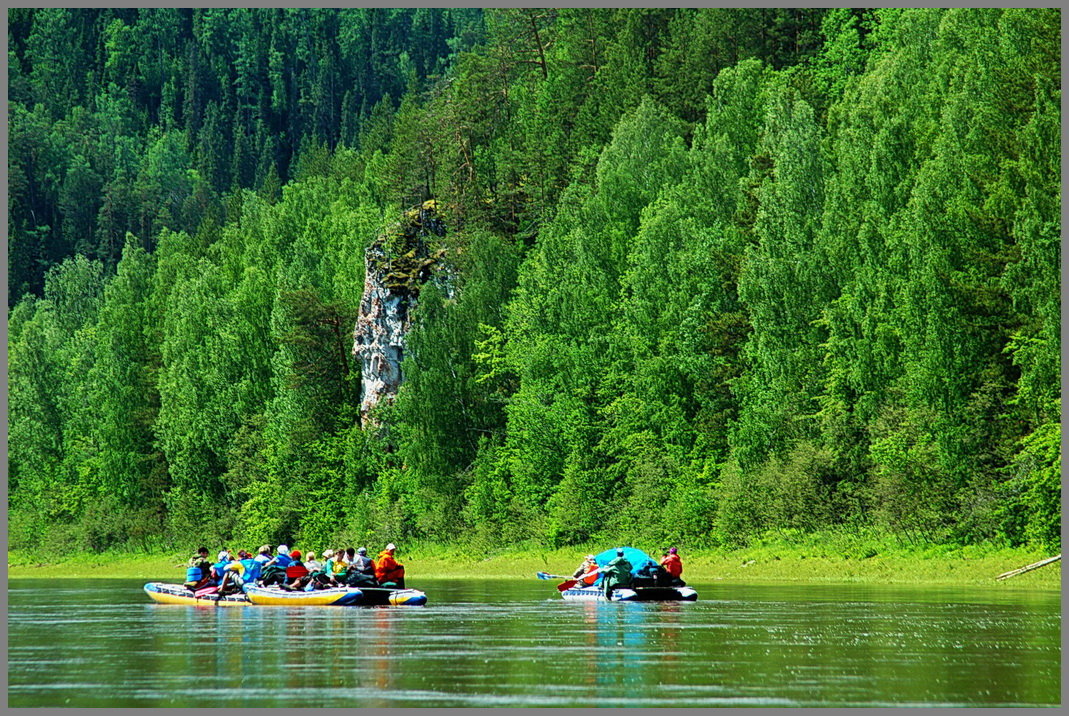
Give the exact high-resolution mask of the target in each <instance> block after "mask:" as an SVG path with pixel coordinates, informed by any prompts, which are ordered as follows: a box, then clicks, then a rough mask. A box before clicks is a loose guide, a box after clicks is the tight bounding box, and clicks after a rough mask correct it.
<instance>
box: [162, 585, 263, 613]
mask: <svg viewBox="0 0 1069 716" xmlns="http://www.w3.org/2000/svg"><path fill="white" fill-rule="evenodd" d="M145 594H147V595H148V596H149V598H151V599H152V601H154V602H159V603H160V604H188V605H193V606H204V607H232V606H235V605H237V606H241V605H244V604H250V602H249V598H248V597H246V596H245V595H244V594H240V593H239V594H227V595H226V596H223V597H220V596H219V595H218V594H216V593H215V592H214V590H213V589H202V590H200V591H199V592H193V591H192V590H190V589H188V588H187V587H185V586H183V585H181V584H165V583H163V582H149V583H148V584H146V585H145Z"/></svg>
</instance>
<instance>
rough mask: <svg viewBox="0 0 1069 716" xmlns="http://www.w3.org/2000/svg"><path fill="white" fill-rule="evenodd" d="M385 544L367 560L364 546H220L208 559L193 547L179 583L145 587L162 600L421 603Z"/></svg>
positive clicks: (225, 603) (285, 603)
mask: <svg viewBox="0 0 1069 716" xmlns="http://www.w3.org/2000/svg"><path fill="white" fill-rule="evenodd" d="M396 550H397V547H396V545H394V544H392V543H391V544H388V545H386V548H385V549H383V550H382V551H381V552H380V553H379V555H378V557H376V558H375V559H371V558H369V557H368V556H367V550H366V549H365V548H364V547H361V548H360V549H353V548H352V547H350V548H349V549H347V550H341V549H339V550H337V551H334V550H329V549H328V550H326V551H325V552H323V554H322V557H323V561H322V562H321V561H319V560H317V559H316V555H315V553H314V552H309V553H308V554H307V555H302V554H301V552H300V550H296V549H295V550H292V551H291V550H290V548H289V547H288V546H287V545H284V544H283V545H279V546H278V548H277V549H276V550H272V548H271V546H270V545H264V546H263V547H261V548H260V549H259V550H258V551H257V554H256V555H255V556H254V555H252V554H250V553H249V552H246V551H245V550H239V551H238V553H237V556H236V557H235V556H234V555H233V553H231V551H230V550H229V549H224V550H222V551H220V552H219V554H218V555H217V556H216V561H215V562H214V563H212V562H211V561H210V560H209V559H208V555H209V552H208V548H207V547H201V548H200V549H199V550H197V553H196V554H194V555H193V556H192V557H191V558H190V559H189V562H188V563H187V564H186V565H185V566H186V581H185V582H184V583H183V584H166V583H163V582H149V583H148V584H146V585H145V592H146V593H147V594H148V595H149V597H150V598H152V599H153V600H154V601H156V602H160V603H162V604H207V605H216V606H229V605H235V604H239V605H240V604H261V605H275V606H280V605H282V606H388V605H393V606H420V605H423V604H426V603H427V595H426V594H424V593H423V592H421V591H419V590H416V589H408V588H406V587H405V568H404V565H402V564H400V563H398V562H397V560H396V559H395V558H394V552H395V551H396Z"/></svg>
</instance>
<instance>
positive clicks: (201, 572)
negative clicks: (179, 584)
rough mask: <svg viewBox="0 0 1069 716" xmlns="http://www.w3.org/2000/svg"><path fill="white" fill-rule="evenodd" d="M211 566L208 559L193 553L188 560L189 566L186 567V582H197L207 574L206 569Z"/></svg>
mask: <svg viewBox="0 0 1069 716" xmlns="http://www.w3.org/2000/svg"><path fill="white" fill-rule="evenodd" d="M210 568H211V563H210V562H208V560H206V559H204V558H203V557H201V556H200V555H199V554H198V555H194V556H193V558H192V559H190V560H189V566H188V567H186V582H187V583H197V582H200V580H202V579H204V578H205V577H206V576H208V573H207V569H210Z"/></svg>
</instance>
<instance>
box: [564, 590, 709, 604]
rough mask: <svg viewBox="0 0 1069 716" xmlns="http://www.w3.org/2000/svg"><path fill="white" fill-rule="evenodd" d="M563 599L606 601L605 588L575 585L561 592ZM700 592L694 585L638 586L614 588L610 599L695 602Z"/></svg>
mask: <svg viewBox="0 0 1069 716" xmlns="http://www.w3.org/2000/svg"><path fill="white" fill-rule="evenodd" d="M560 595H561V598H562V599H568V600H599V599H600V600H601V601H605V590H604V589H602V588H601V587H597V586H595V587H573V588H571V589H565V590H563V591H562V592H561V593H560ZM697 599H698V592H697V590H695V589H694V588H693V587H636V588H634V589H614V590H612V597H611V598H610V601H613V602H669V601H676V602H694V601H697Z"/></svg>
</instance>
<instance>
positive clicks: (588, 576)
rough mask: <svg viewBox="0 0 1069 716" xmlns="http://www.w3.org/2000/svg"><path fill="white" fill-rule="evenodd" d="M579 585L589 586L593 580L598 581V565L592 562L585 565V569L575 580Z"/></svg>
mask: <svg viewBox="0 0 1069 716" xmlns="http://www.w3.org/2000/svg"><path fill="white" fill-rule="evenodd" d="M575 581H576V582H578V583H579V584H580V585H585V586H588V587H589V586H590V585H591V584H593V583H594V582H596V581H598V565H596V564H592V565H590V566H589V567H587V570H586V571H585V572H583V574H581V575H580V576H579V578H578V579H577V580H575Z"/></svg>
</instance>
